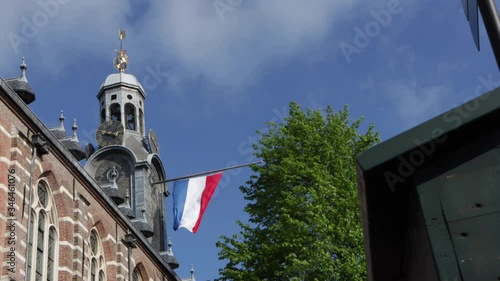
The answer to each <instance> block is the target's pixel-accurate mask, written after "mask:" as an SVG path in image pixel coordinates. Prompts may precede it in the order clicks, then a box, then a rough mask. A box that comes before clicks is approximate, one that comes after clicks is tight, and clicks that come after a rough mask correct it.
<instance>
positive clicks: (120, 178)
mask: <svg viewBox="0 0 500 281" xmlns="http://www.w3.org/2000/svg"><path fill="white" fill-rule="evenodd" d="M119 39H120V50H116V52H117V55H116V57H115V59H114V60H113V64H114V66H115V68H116V69H117V70H118V73H113V74H111V75H109V76H108V77H107V78H106V80H105V81H104V83H103V84H102V85H101V87H100V89H99V92H98V94H97V100H98V101H99V109H100V111H99V112H100V118H99V120H100V122H99V126H98V128H97V131H96V141H97V145H98V146H97V147H96V148H94V147H93V146H92V145H89V146H87V149H86V153H87V162H86V164H85V169H86V170H87V171H88V172H89V174H90V175H91V176H92V177H93V178H94V179H95V180H96V182H97V183H98V184H99V185H100V186H101V188H102V189H103V191H104V192H105V193H106V194H108V196H109V197H110V198H111V199H112V200H113V202H115V204H116V205H117V206H118V208H119V209H120V210H121V211H122V212H123V214H124V215H126V216H127V217H128V218H129V219H131V221H132V222H133V223H134V224H135V226H136V227H137V228H138V229H139V230H140V231H141V233H142V234H143V235H144V236H145V237H146V238H149V239H148V240H149V241H150V242H151V244H152V246H153V247H154V248H155V249H156V250H157V251H159V252H161V251H165V250H167V242H166V241H167V240H166V239H165V237H166V224H165V220H166V218H165V216H164V213H163V210H164V200H163V194H164V192H165V191H166V186H165V184H158V185H153V183H154V182H158V181H161V180H164V179H165V178H166V175H165V170H164V168H163V164H162V162H161V160H160V157H159V149H158V144H157V142H156V137H155V134H154V132H153V131H152V130H150V131H149V134H148V135H146V129H145V127H146V123H145V100H146V92H145V91H144V88H143V87H142V85H141V84H140V83H139V81H138V80H137V78H136V77H135V76H134V75H132V74H128V73H125V70H126V69H127V67H128V64H129V60H128V57H127V55H126V50H123V49H122V42H123V39H125V31H123V30H120V32H119Z"/></svg>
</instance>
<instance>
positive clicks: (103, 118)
mask: <svg viewBox="0 0 500 281" xmlns="http://www.w3.org/2000/svg"><path fill="white" fill-rule="evenodd" d="M104 122H106V109H104V108H103V109H102V110H101V123H104Z"/></svg>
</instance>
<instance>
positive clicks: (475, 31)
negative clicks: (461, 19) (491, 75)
mask: <svg viewBox="0 0 500 281" xmlns="http://www.w3.org/2000/svg"><path fill="white" fill-rule="evenodd" d="M462 5H463V7H464V11H465V16H466V18H467V20H468V21H469V25H470V28H471V31H472V37H473V38H474V43H476V47H477V49H478V50H480V44H479V14H478V8H479V10H480V11H481V15H482V17H483V21H484V26H485V27H486V32H487V33H488V38H489V39H490V43H491V47H492V49H493V53H494V54H495V59H496V61H497V65H498V67H499V68H500V18H499V16H498V12H497V8H496V5H495V0H462Z"/></svg>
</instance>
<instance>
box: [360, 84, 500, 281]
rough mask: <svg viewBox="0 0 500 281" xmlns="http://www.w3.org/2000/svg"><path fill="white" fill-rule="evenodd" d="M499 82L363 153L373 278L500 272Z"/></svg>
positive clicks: (436, 279) (499, 276)
mask: <svg viewBox="0 0 500 281" xmlns="http://www.w3.org/2000/svg"><path fill="white" fill-rule="evenodd" d="M499 122H500V88H497V89H495V90H493V91H491V92H489V93H486V94H484V95H482V96H480V97H477V98H476V99H473V100H471V101H469V102H467V103H465V104H463V105H461V106H459V107H457V108H454V109H452V110H450V111H449V112H446V113H444V114H442V115H439V116H437V117H435V118H433V119H431V120H429V121H427V122H425V123H422V124H421V125H419V126H416V127H414V128H412V129H410V130H408V131H406V132H404V133H402V134H400V135H398V136H396V137H394V138H392V139H389V140H387V141H385V142H383V143H380V144H378V145H376V146H374V147H372V148H371V149H369V150H367V151H365V152H364V153H363V154H362V155H360V156H359V157H358V159H357V169H358V186H359V197H360V202H361V214H362V222H363V231H364V238H365V251H366V255H367V265H368V276H369V280H370V281H422V280H426V281H482V280H500V267H499V266H498V263H499V257H500V239H498V237H499V236H498V235H499V234H498V233H499V232H500V204H498V202H499V200H500V148H499V145H500V126H499V125H498V124H499Z"/></svg>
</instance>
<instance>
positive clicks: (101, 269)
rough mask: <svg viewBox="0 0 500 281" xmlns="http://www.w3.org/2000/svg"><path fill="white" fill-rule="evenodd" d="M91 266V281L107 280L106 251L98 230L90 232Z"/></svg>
mask: <svg viewBox="0 0 500 281" xmlns="http://www.w3.org/2000/svg"><path fill="white" fill-rule="evenodd" d="M89 243H90V259H89V260H90V265H89V280H90V281H97V280H98V281H105V280H106V273H105V271H106V262H105V260H104V251H103V247H102V243H101V238H100V237H99V234H98V233H97V230H95V229H92V230H91V231H90V242H89Z"/></svg>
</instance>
